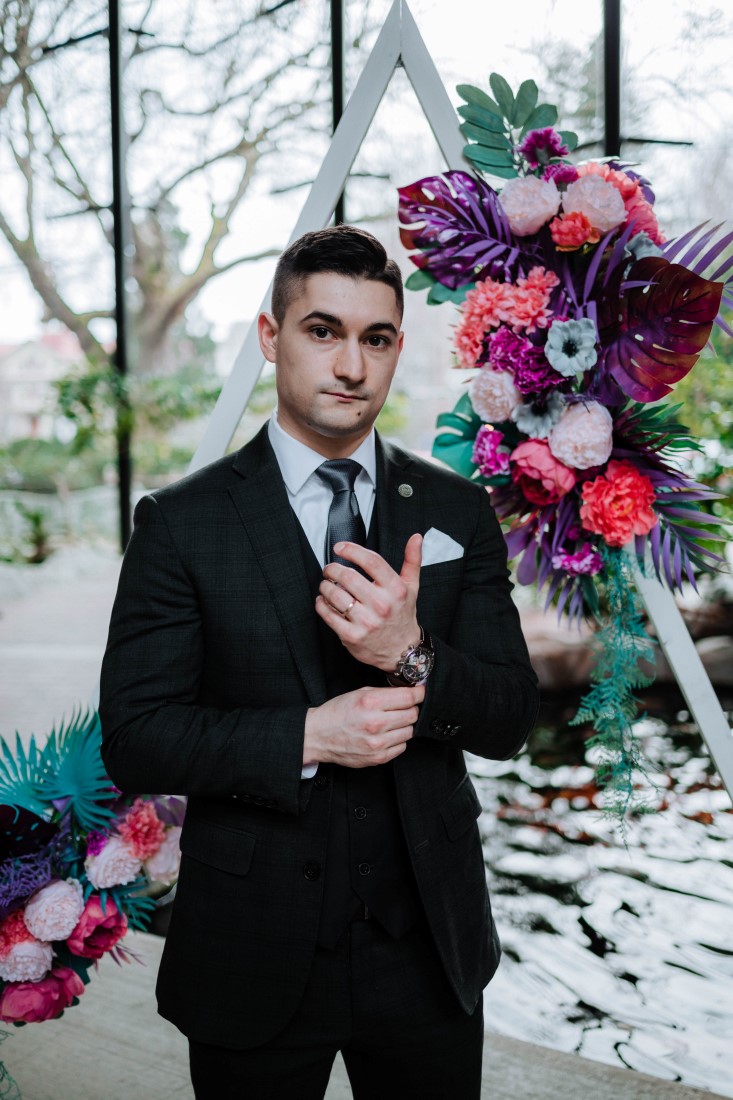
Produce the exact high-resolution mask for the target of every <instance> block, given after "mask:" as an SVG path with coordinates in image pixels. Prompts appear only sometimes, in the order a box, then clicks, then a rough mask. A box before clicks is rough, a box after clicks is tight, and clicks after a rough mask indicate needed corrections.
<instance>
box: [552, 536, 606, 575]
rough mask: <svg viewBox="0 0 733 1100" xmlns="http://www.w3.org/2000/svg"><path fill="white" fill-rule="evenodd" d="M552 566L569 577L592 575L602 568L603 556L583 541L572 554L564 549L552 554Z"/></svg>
mask: <svg viewBox="0 0 733 1100" xmlns="http://www.w3.org/2000/svg"><path fill="white" fill-rule="evenodd" d="M552 568H553V569H562V571H563V572H564V573H568V574H569V575H570V576H571V577H592V576H594V575H595V574H596V573H600V571H601V569H603V558H602V557H601V555H600V554H599V553H598V551H597V550H595V549H594V548H593V547H592V546H591V544H590V543H589V542H584V543H583V545H582V546H581V547H580V549H579V550H576V551H575V553H574V554H568V553H567V552H566V551H565V550H561V551H560V552H559V553H557V554H553V555H552Z"/></svg>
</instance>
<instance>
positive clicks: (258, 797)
mask: <svg viewBox="0 0 733 1100" xmlns="http://www.w3.org/2000/svg"><path fill="white" fill-rule="evenodd" d="M252 801H253V802H254V804H255V806H264V804H265V800H264V798H263V797H262V795H260V794H257V795H255V797H254V798H253V799H252Z"/></svg>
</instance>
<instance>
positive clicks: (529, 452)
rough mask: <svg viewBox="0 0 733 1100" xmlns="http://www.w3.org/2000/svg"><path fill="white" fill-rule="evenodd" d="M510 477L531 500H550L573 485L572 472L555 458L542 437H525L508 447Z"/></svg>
mask: <svg viewBox="0 0 733 1100" xmlns="http://www.w3.org/2000/svg"><path fill="white" fill-rule="evenodd" d="M511 460H512V464H513V466H512V479H513V481H514V483H515V485H517V486H518V487H519V488H520V489H521V491H522V493H523V494H524V496H525V497H526V499H527V500H528V501H529V502H530V503H531V504H539V505H545V504H554V503H556V502H557V501H558V500H560V498H561V497H564V496H565V494H566V493H569V492H570V490H571V489H572V488H573V486H574V485H575V474H574V472H573V471H572V470H570V469H568V467H567V466H564V465H563V463H562V462H558V461H557V459H556V458H555V456H554V455H553V454H552V452H551V451H550V448H549V447H548V445H547V442H546V440H544V439H527V440H526V441H525V442H524V443H520V444H519V446H518V447H515V448H514V450H513V451H512V456H511Z"/></svg>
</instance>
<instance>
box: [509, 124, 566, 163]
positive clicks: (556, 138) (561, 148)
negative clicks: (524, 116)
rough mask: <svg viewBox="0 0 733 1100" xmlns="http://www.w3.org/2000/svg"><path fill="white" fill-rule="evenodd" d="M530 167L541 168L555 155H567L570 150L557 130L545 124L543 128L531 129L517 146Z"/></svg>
mask: <svg viewBox="0 0 733 1100" xmlns="http://www.w3.org/2000/svg"><path fill="white" fill-rule="evenodd" d="M517 152H518V153H520V154H521V155H522V156H523V157H524V159H525V160H526V161H527V164H528V165H529V166H530V168H539V167H540V165H543V164H547V162H548V161H549V160H551V159H552V158H553V157H565V156H567V155H568V153H569V152H570V150H569V149H568V147H567V145H566V144H565V142H564V141H563V139H562V137H561V136H560V134H558V132H557V130H553V128H552V126H544V127H543V128H542V129H541V130H530V131H529V133H528V134H527V136H526V138H525V139H524V141H523V142H522V143H521V144H520V145H518V146H517Z"/></svg>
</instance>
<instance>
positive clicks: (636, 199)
mask: <svg viewBox="0 0 733 1100" xmlns="http://www.w3.org/2000/svg"><path fill="white" fill-rule="evenodd" d="M626 216H627V218H628V221H629V225H630V226H631V236H632V237H635V236H636V234H637V233H646V234H647V236H648V237H649V238H650V239H651V240H652V241H654V243H655V244H657V245H659V244H664V240H665V238H664V234H663V233H662V232H661V230H660V228H659V222H658V221H657V215H656V214H655V213H654V209H653V207H652V205H651V203H648V202H647V201H646V199H645V198H644V196H643V194H642V193H641V190H639V191H637V193H636V194H635V195H634V196H633V198H631V199H629V201H628V202H627V203H626Z"/></svg>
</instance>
